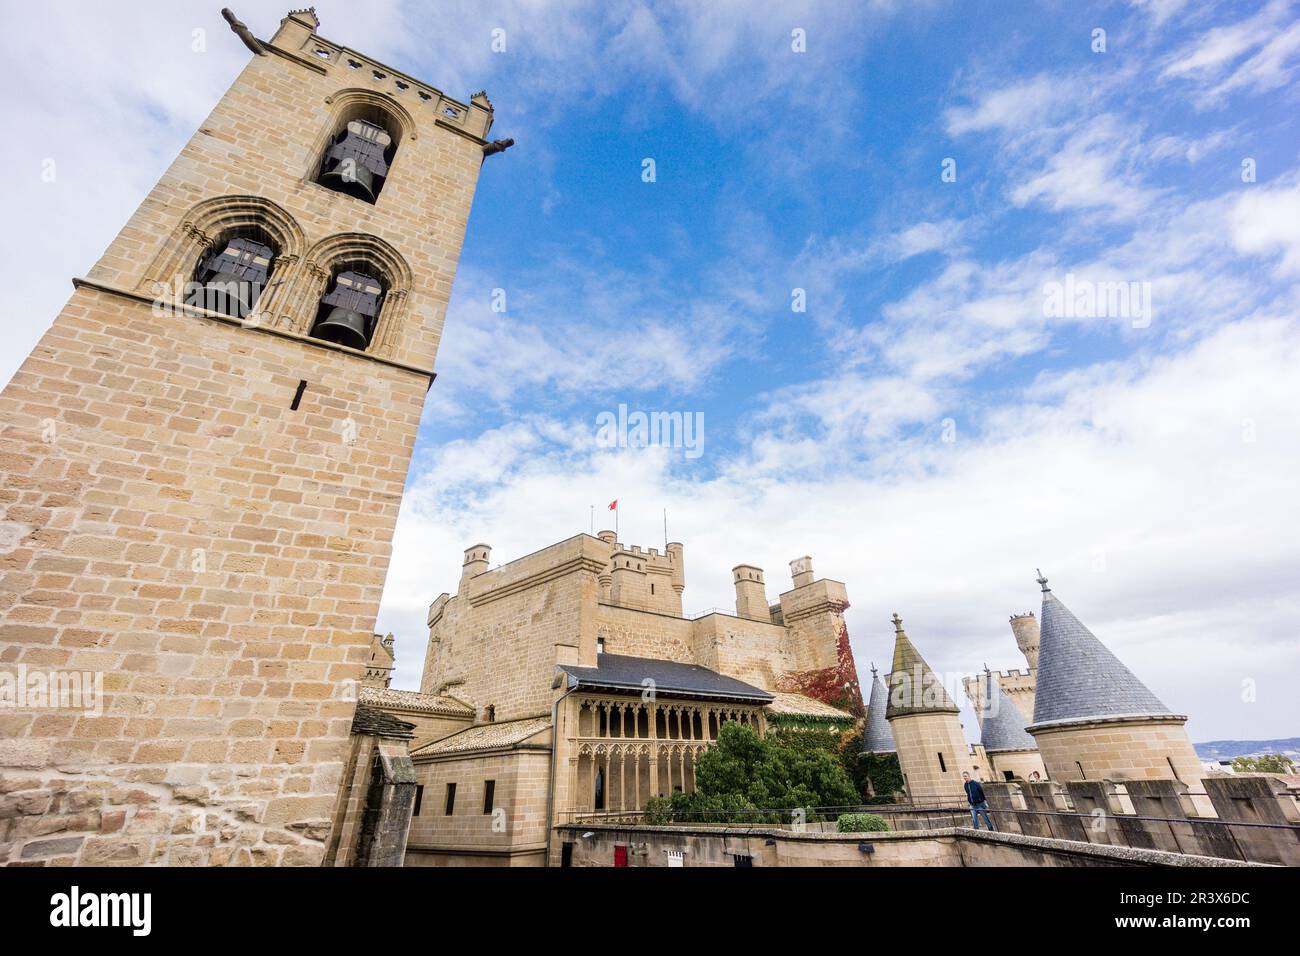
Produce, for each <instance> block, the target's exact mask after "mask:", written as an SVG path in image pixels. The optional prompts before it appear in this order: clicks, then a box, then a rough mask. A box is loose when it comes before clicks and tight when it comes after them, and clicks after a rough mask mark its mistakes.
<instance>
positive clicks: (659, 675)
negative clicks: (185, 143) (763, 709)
mask: <svg viewBox="0 0 1300 956" xmlns="http://www.w3.org/2000/svg"><path fill="white" fill-rule="evenodd" d="M560 666H561V669H562V670H563V671H564V672H565V673H567V674H568V675H569V687H570V688H574V687H586V688H590V689H592V690H611V691H635V692H636V693H638V694H639V693H641V692H642V691H644V690H646V689H647V688H653V689H654V691H655V693H657V694H663V695H667V696H677V697H709V698H716V699H720V700H734V701H745V702H748V703H758V704H766V703H769V702H771V700H772V699H773V695H772V694H770V693H769V692H767V691H765V690H760V689H759V688H757V687H754V686H752V685H750V684H746V683H745V682H744V681H741V680H736V678H734V677H727V676H726V675H725V674H719V673H718V672H717V671H712V670H709V669H708V668H707V667H701V666H699V665H698V664H682V663H679V662H677V661H661V660H655V659H654V658H649V657H628V656H626V655H623V654H601V655H599V656H598V657H597V658H596V666H595V667H575V666H573V665H570V664H562V665H560Z"/></svg>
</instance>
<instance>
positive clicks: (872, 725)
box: [862, 666, 897, 754]
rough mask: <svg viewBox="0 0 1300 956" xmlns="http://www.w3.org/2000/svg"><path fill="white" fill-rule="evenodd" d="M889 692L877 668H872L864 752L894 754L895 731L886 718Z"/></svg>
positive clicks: (863, 740) (863, 744) (863, 745)
mask: <svg viewBox="0 0 1300 956" xmlns="http://www.w3.org/2000/svg"><path fill="white" fill-rule="evenodd" d="M888 697H889V694H888V692H887V691H886V690H885V685H884V684H883V683H882V682H881V680H880V678H879V677H877V676H876V669H875V667H874V666H873V667H872V668H871V701H870V702H869V703H868V704H867V730H866V733H865V734H864V735H863V738H862V752H863V753H867V754H892V753H895V752H896V750H897V748H896V747H895V746H894V731H893V730H892V729H891V728H890V726H889V721H888V720H887V719H886V718H885V710H886V707H887V706H888Z"/></svg>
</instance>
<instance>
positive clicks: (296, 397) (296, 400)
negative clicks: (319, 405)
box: [289, 378, 307, 412]
mask: <svg viewBox="0 0 1300 956" xmlns="http://www.w3.org/2000/svg"><path fill="white" fill-rule="evenodd" d="M306 390H307V380H306V379H305V378H304V379H303V380H302V381H300V382H299V383H298V391H296V392H294V393H293V404H292V405H290V406H289V410H290V411H294V412H296V411H297V410H298V406H299V405H300V404H302V393H303V392H305V391H306Z"/></svg>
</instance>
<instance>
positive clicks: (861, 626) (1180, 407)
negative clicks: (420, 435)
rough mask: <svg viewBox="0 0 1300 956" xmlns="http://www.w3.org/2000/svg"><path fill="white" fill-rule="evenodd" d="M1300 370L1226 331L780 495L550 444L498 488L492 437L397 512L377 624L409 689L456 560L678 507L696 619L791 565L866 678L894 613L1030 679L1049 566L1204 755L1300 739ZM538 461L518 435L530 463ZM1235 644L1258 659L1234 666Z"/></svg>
mask: <svg viewBox="0 0 1300 956" xmlns="http://www.w3.org/2000/svg"><path fill="white" fill-rule="evenodd" d="M1297 362H1300V324H1297V322H1296V320H1295V319H1294V318H1289V319H1257V320H1251V321H1244V322H1239V323H1234V324H1231V325H1228V326H1225V327H1222V328H1220V329H1219V330H1218V331H1216V332H1214V333H1213V334H1211V335H1209V336H1208V337H1206V338H1205V339H1204V341H1202V342H1200V343H1199V344H1198V345H1196V346H1194V347H1192V348H1190V349H1188V350H1187V351H1185V352H1183V353H1181V354H1179V355H1177V356H1174V357H1167V358H1160V359H1136V360H1132V361H1125V362H1117V363H1107V364H1104V365H1100V366H1095V367H1093V368H1092V369H1091V370H1090V372H1089V374H1086V375H1076V376H1073V377H1070V378H1066V379H1062V380H1060V381H1053V380H1051V379H1048V378H1045V379H1044V380H1043V381H1042V383H1041V384H1040V385H1039V386H1037V387H1036V388H1035V389H1034V390H1033V391H1030V392H1027V393H1026V394H1025V399H1026V402H1025V404H1024V405H1023V406H1022V407H1013V408H1011V409H1006V410H1002V411H998V412H995V413H991V414H988V415H987V416H985V420H984V421H982V422H980V425H981V426H982V427H981V428H980V429H979V430H977V431H972V432H959V437H958V440H957V442H956V443H954V444H944V443H942V442H940V441H939V440H938V438H937V436H936V435H929V436H925V437H922V438H918V439H916V440H914V441H910V442H901V441H900V442H896V443H893V444H891V445H890V446H889V449H888V451H887V452H886V453H885V455H886V456H887V459H888V460H885V461H873V460H870V459H867V460H864V459H862V458H861V457H859V456H858V455H856V454H855V453H854V450H853V448H852V445H851V443H848V444H846V445H843V446H830V447H831V448H832V449H833V450H834V451H835V452H838V453H840V454H841V456H842V457H841V458H840V459H839V460H838V462H837V463H836V464H837V465H838V469H837V470H836V471H834V473H831V474H821V475H818V476H816V477H815V478H811V479H805V478H802V477H800V474H799V468H800V462H799V461H798V458H799V454H800V452H801V451H802V450H804V449H805V448H807V447H808V446H807V445H806V444H805V443H804V442H803V441H802V440H801V439H800V438H799V437H798V436H797V435H796V436H794V437H793V438H791V439H790V442H789V443H790V446H791V449H792V452H793V454H792V456H791V459H790V460H788V461H787V463H786V464H787V471H786V474H784V475H782V474H780V473H778V472H777V471H776V470H774V469H773V468H772V467H771V464H772V460H773V455H775V454H776V452H775V451H773V452H772V453H771V454H769V455H768V456H766V457H762V460H759V458H760V457H761V456H755V457H753V458H751V457H749V456H747V455H742V456H741V457H738V458H737V459H736V460H735V461H734V462H731V463H724V464H723V466H722V468H721V469H720V473H719V474H718V475H717V476H715V477H713V478H711V479H707V480H697V481H692V480H690V477H689V475H686V476H682V475H681V474H680V473H679V472H677V471H674V470H673V469H672V468H671V467H670V465H671V464H672V462H671V461H670V457H669V456H667V455H666V454H664V453H663V452H662V451H661V450H656V451H649V452H646V453H632V452H622V453H589V452H587V451H583V450H582V448H581V447H579V446H578V445H576V444H574V443H572V442H570V443H568V444H566V443H565V442H563V441H558V442H550V441H548V443H547V447H548V448H551V449H552V450H551V451H550V452H548V453H547V454H542V455H536V454H532V453H531V452H530V453H527V454H525V455H524V456H522V458H521V459H520V461H519V463H518V464H517V465H510V466H507V467H505V468H504V469H499V464H500V461H501V454H502V453H500V452H498V451H497V450H496V447H495V446H496V444H497V442H498V440H499V436H492V437H491V438H487V439H485V440H484V441H483V442H482V443H475V447H474V448H472V449H461V448H450V449H448V453H447V455H446V456H443V457H442V458H441V459H440V461H441V464H440V465H438V466H436V467H434V468H432V469H431V470H429V471H427V472H426V473H424V474H422V475H421V476H420V477H419V478H418V479H417V480H416V482H415V486H414V488H413V491H412V493H411V494H409V495H408V496H407V500H406V501H405V502H404V504H403V509H404V510H403V520H402V522H401V524H400V529H399V534H398V539H397V541H396V543H395V545H396V549H395V555H394V561H393V569H394V570H393V572H392V574H390V580H389V584H388V589H387V592H386V597H385V607H384V612H383V614H382V616H381V624H382V625H383V626H384V627H385V628H388V629H393V630H395V631H396V632H397V633H398V635H399V675H400V682H401V683H403V684H405V685H407V686H413V683H414V680H415V679H416V675H417V674H418V670H419V662H420V660H422V657H423V649H424V629H423V627H422V619H421V615H422V613H423V608H424V606H426V605H427V604H428V603H429V601H431V600H432V599H433V597H435V596H436V594H437V593H438V592H439V591H441V590H448V589H454V586H455V582H456V579H457V577H458V574H459V564H460V554H461V551H462V549H463V548H464V547H466V546H467V545H469V544H472V543H474V542H476V541H478V540H480V539H482V540H485V541H488V542H489V543H491V544H493V545H494V546H495V548H496V550H495V551H494V559H495V560H499V561H506V560H510V559H512V558H514V557H518V556H522V555H523V554H526V553H529V552H531V551H533V550H535V549H536V548H538V547H542V546H544V545H546V544H548V543H550V542H552V541H555V540H559V539H562V538H564V537H567V536H568V535H570V534H573V533H577V532H578V531H582V530H587V527H588V524H587V518H588V506H589V505H590V504H592V503H603V502H605V501H606V500H608V499H609V498H613V497H616V496H617V497H619V498H620V501H621V502H622V503H623V508H624V512H623V532H624V534H623V537H624V538H625V539H626V540H629V541H639V542H641V543H644V544H647V545H650V544H655V543H656V542H657V541H658V540H659V538H660V536H661V531H660V529H659V521H660V508H661V507H667V509H668V511H669V515H670V518H671V519H672V521H673V529H672V534H673V536H674V537H678V538H681V539H682V540H684V541H685V543H686V563H687V580H688V588H687V594H686V601H687V604H688V606H690V607H692V608H696V607H698V608H704V607H710V606H727V605H729V604H730V603H731V601H732V599H733V595H732V588H731V582H730V578H729V576H728V574H727V572H726V569H727V568H730V567H731V566H732V565H734V564H736V563H737V562H739V561H752V562H755V563H758V564H759V565H761V566H764V567H766V568H767V569H768V570H769V576H770V580H771V581H772V582H773V585H774V587H781V586H783V585H782V584H781V582H782V581H783V578H782V575H783V573H784V567H785V562H786V561H788V560H789V559H790V558H791V557H794V556H796V555H800V554H804V553H811V554H812V555H813V557H814V560H815V564H816V567H817V569H818V571H819V573H821V574H825V575H828V576H833V577H836V578H838V579H841V580H844V581H846V582H847V584H848V587H849V594H850V598H851V599H852V600H853V601H854V607H853V609H851V610H850V612H849V623H850V633H851V634H852V636H853V640H854V647H855V655H856V656H857V658H858V660H859V661H860V662H862V663H863V665H864V666H865V663H866V661H868V660H871V659H875V660H877V661H881V660H884V659H887V658H888V654H889V648H890V628H889V627H888V616H889V614H890V613H891V612H892V611H894V610H898V611H899V612H900V613H901V614H903V616H904V618H905V620H906V621H907V624H908V629H909V633H911V634H912V636H913V637H914V638H915V639H916V640H917V642H918V645H919V646H920V648H921V650H922V653H924V654H925V655H926V656H927V658H928V659H929V660H930V662H931V663H932V664H933V665H934V666H935V667H937V668H940V669H942V670H948V671H973V670H974V669H976V668H977V667H978V666H980V665H981V664H982V663H983V661H985V660H988V661H989V663H990V664H992V665H995V666H1003V667H1005V666H1014V665H1015V664H1016V663H1017V662H1018V658H1017V655H1016V652H1015V648H1014V644H1013V643H1012V641H1011V638H1010V634H1009V632H1008V630H1007V628H1006V625H1005V620H1006V615H1007V614H1009V613H1011V612H1016V611H1021V610H1025V609H1029V608H1031V607H1035V602H1036V599H1037V589H1036V587H1035V585H1034V584H1033V581H1032V577H1033V569H1034V568H1035V567H1036V566H1042V567H1043V569H1044V570H1045V571H1047V572H1048V574H1049V576H1050V577H1051V579H1052V582H1053V584H1054V586H1055V587H1056V589H1057V593H1058V595H1059V596H1060V597H1061V599H1062V600H1064V601H1065V602H1066V603H1067V604H1069V605H1070V606H1071V607H1072V608H1073V609H1074V610H1075V611H1076V612H1078V613H1079V614H1080V615H1081V616H1082V618H1083V620H1084V621H1085V622H1086V623H1088V624H1089V625H1090V626H1092V627H1093V629H1094V630H1095V631H1096V632H1097V633H1098V635H1099V636H1101V637H1102V639H1103V640H1105V641H1107V643H1108V644H1109V645H1110V646H1111V647H1112V648H1113V649H1114V650H1115V651H1116V652H1117V653H1119V655H1120V656H1121V657H1122V658H1123V659H1124V660H1126V661H1127V662H1128V663H1129V664H1130V665H1131V666H1132V667H1133V669H1134V670H1135V671H1136V672H1137V673H1138V674H1139V676H1141V677H1142V678H1143V679H1144V680H1145V681H1146V682H1147V683H1148V684H1149V685H1150V686H1151V687H1152V688H1153V690H1155V691H1156V693H1157V694H1158V695H1160V696H1161V697H1162V698H1163V699H1164V700H1165V701H1166V703H1168V704H1169V705H1170V706H1171V707H1174V708H1175V709H1176V710H1179V711H1188V712H1190V713H1191V714H1192V717H1193V722H1192V730H1193V733H1194V734H1197V733H1199V731H1198V728H1211V727H1212V728H1214V729H1213V735H1216V736H1230V735H1237V736H1264V735H1268V734H1274V733H1276V734H1279V735H1280V734H1283V733H1290V732H1293V730H1294V728H1293V726H1292V725H1290V724H1289V723H1288V722H1289V721H1290V720H1291V717H1292V711H1291V708H1290V706H1289V703H1287V697H1286V694H1287V691H1286V690H1285V686H1286V682H1287V681H1292V682H1293V681H1294V680H1295V679H1297V678H1300V654H1298V653H1297V649H1296V646H1295V645H1294V643H1287V641H1288V635H1290V634H1291V633H1292V631H1291V628H1292V626H1293V620H1294V610H1295V609H1294V607H1293V603H1294V601H1293V593H1292V584H1293V582H1292V581H1291V574H1290V571H1289V570H1288V569H1291V568H1294V567H1295V566H1297V562H1298V561H1300V540H1297V539H1296V538H1295V536H1294V535H1287V534H1279V533H1277V531H1278V529H1279V528H1281V527H1283V526H1286V525H1287V524H1288V522H1290V523H1294V519H1295V518H1296V517H1297V515H1296V513H1295V506H1294V504H1293V503H1292V502H1293V501H1294V495H1293V493H1292V492H1293V489H1292V487H1291V485H1292V478H1291V476H1292V475H1294V474H1295V473H1296V471H1297V469H1298V468H1300V419H1298V418H1297V417H1296V416H1295V414H1294V399H1295V390H1294V385H1293V381H1294V369H1295V367H1296V364H1297ZM843 384H844V387H845V392H843V393H841V394H838V395H836V394H832V393H831V392H830V391H829V390H828V391H827V392H826V394H825V396H824V398H825V401H827V402H828V403H834V402H837V401H841V400H842V399H843V397H844V395H845V394H851V392H852V388H853V384H854V383H853V382H852V380H847V381H845V382H844V383H843ZM836 414H837V415H840V416H842V417H843V419H844V424H845V427H848V428H850V429H851V428H852V423H853V422H854V421H866V422H869V421H870V418H871V415H872V408H871V402H870V401H869V400H867V401H863V402H859V403H858V404H856V405H852V404H851V405H849V406H848V407H846V408H844V409H842V410H840V411H837V412H836ZM1247 425H1249V427H1247ZM868 427H869V426H868ZM560 433H561V434H562V433H563V430H561V432H560ZM977 433H978V434H979V437H975V436H976V434H977ZM1251 438H1253V441H1252V440H1248V439H1251ZM531 441H532V440H531V439H524V438H521V437H520V436H519V435H511V436H510V437H509V444H511V445H512V446H517V447H520V448H524V449H529V448H530V447H532V446H531V445H530V442H531ZM764 443H766V444H767V445H768V446H769V448H770V449H777V448H779V447H781V446H782V445H784V444H786V439H784V438H782V437H780V436H777V435H772V434H765V435H763V436H762V437H761V438H759V439H756V440H755V443H754V445H753V447H754V448H755V449H757V448H760V447H761V446H762V445H763V444H764ZM816 447H817V448H818V449H819V450H820V453H821V454H824V455H825V454H829V453H830V452H828V451H827V447H828V446H826V445H824V444H823V443H821V442H818V443H817V446H816ZM465 454H467V455H468V458H469V460H470V461H474V462H483V463H484V464H483V466H482V468H481V469H479V468H478V467H477V466H472V465H471V466H469V470H471V471H480V470H481V473H482V474H484V475H489V474H500V475H501V477H500V478H499V479H496V480H495V481H491V480H489V481H488V486H487V487H486V488H481V489H479V493H478V494H477V495H476V496H475V497H474V498H473V499H472V500H462V499H460V498H459V497H458V496H456V497H453V498H449V499H447V500H446V501H445V502H440V498H439V492H438V489H440V488H443V487H444V486H445V485H448V484H452V485H454V484H456V483H457V482H459V481H461V480H462V477H463V474H464V471H465V469H466V467H467V466H466V464H465V462H464V461H461V460H460V459H461V458H462V457H463V455H465ZM504 455H505V457H506V458H510V453H508V452H507V453H504ZM575 456H576V457H575ZM525 461H526V464H525V463H524V462H525ZM489 463H491V464H489ZM755 515H761V516H762V520H761V521H755V520H753V518H754V516H755ZM599 517H603V515H602V516H599ZM1234 596H1238V597H1234ZM1242 642H1249V643H1250V644H1251V645H1252V646H1255V645H1259V646H1260V647H1261V653H1260V654H1259V655H1258V656H1257V655H1254V654H1249V655H1244V656H1243V655H1238V654H1235V653H1230V652H1229V651H1228V650H1227V648H1228V647H1230V646H1233V645H1240V644H1241V643H1242ZM1175 650H1177V653H1174V651H1175ZM1202 651H1203V652H1204V653H1203V654H1201V652H1202ZM1265 662H1267V668H1268V669H1267V671H1265V670H1264V666H1265ZM1241 677H1254V678H1256V679H1258V680H1260V681H1262V684H1261V693H1260V698H1259V702H1258V703H1257V704H1256V705H1254V706H1253V707H1252V708H1243V707H1241V706H1239V704H1240V702H1239V696H1238V694H1237V688H1238V687H1239V679H1240V678H1241ZM1200 736H1204V734H1200Z"/></svg>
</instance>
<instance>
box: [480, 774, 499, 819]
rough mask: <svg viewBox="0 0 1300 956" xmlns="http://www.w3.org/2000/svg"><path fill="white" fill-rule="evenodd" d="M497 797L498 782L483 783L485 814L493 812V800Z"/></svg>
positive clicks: (488, 781) (486, 781)
mask: <svg viewBox="0 0 1300 956" xmlns="http://www.w3.org/2000/svg"><path fill="white" fill-rule="evenodd" d="M496 795H497V782H496V781H495V780H485V781H483V812H484V813H491V812H492V800H493V799H494V798H495V797H496Z"/></svg>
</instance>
